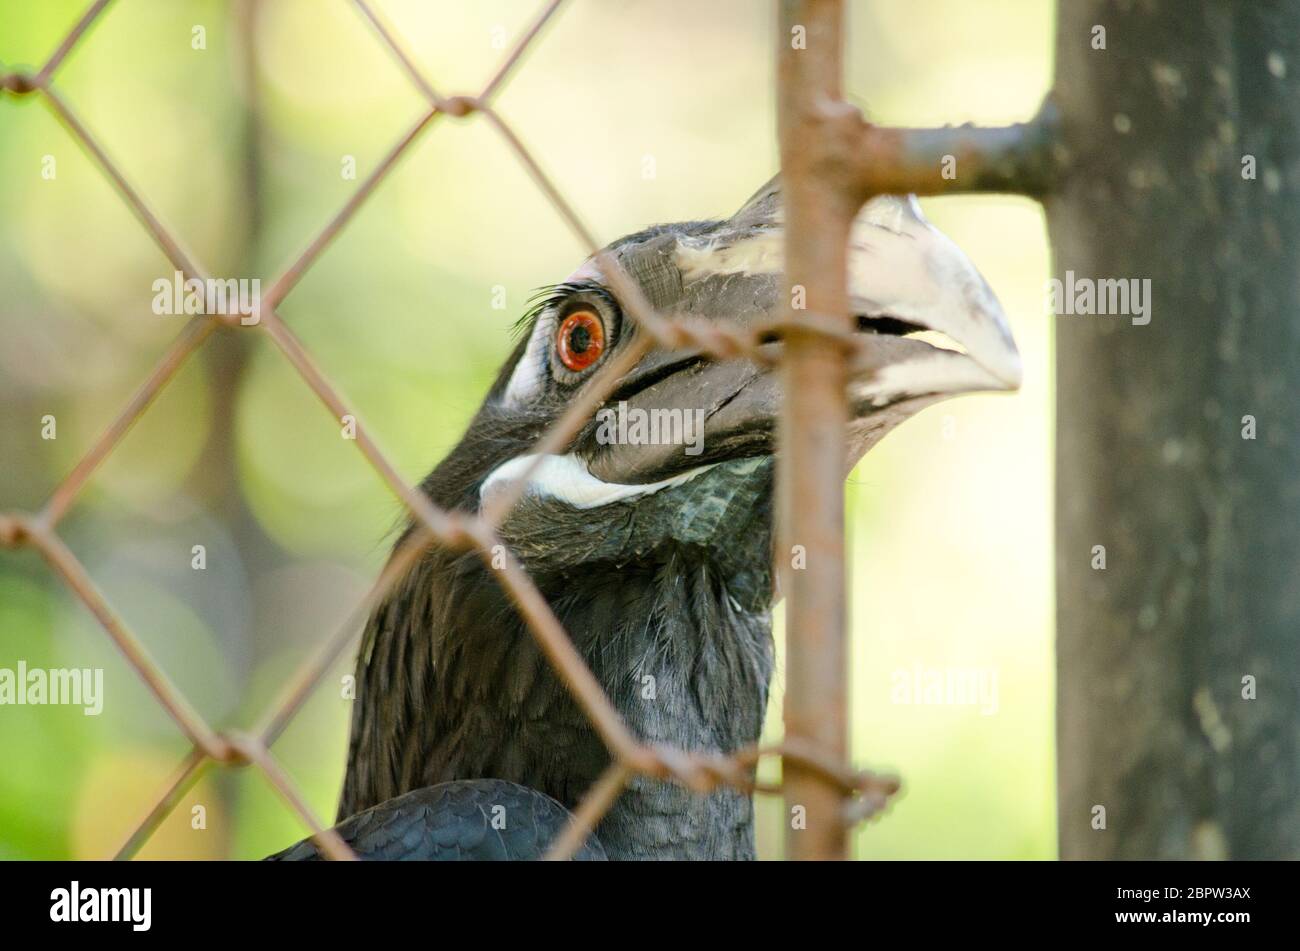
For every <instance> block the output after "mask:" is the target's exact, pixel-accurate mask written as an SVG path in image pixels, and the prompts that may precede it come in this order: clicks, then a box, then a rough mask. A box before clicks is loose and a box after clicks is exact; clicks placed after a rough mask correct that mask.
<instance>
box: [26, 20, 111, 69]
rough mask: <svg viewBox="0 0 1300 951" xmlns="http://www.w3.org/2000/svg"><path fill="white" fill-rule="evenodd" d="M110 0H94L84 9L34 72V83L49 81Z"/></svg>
mask: <svg viewBox="0 0 1300 951" xmlns="http://www.w3.org/2000/svg"><path fill="white" fill-rule="evenodd" d="M111 2H112V0H95V2H94V3H92V4H91V5H90V6H89V7H88V8H87V9H86V12H85V13H83V14H82V15H81V19H80V20H78V21H77V25H76V26H74V27H73V28H72V29H71V30H69V31H68V35H67V36H65V37H64V38H63V42H62V43H60V44H59V48H58V49H57V50H55V51H54V55H53V56H51V57H50V58H49V60H47V61H46V63H45V65H44V66H42V67H41V71H40V72H39V73H37V74H36V85H38V86H44V85H46V84H47V83H48V82H49V81H50V78H51V77H53V75H54V71H55V70H57V69H58V68H59V66H61V65H62V64H63V61H64V59H66V58H67V56H68V54H69V53H71V52H72V48H73V47H74V46H76V45H77V43H78V42H79V41H80V40H81V38H82V37H83V36H84V35H85V33H86V31H87V30H89V29H90V27H91V24H93V23H94V22H95V21H96V20H97V19H99V15H100V14H101V13H103V12H104V8H105V7H106V6H108V5H109V3H111Z"/></svg>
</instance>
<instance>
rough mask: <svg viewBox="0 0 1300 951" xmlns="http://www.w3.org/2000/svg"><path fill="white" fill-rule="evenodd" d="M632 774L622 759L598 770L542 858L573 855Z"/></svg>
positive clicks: (553, 859)
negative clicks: (566, 822) (598, 776)
mask: <svg viewBox="0 0 1300 951" xmlns="http://www.w3.org/2000/svg"><path fill="white" fill-rule="evenodd" d="M631 778H632V774H631V773H630V772H629V771H628V768H627V767H626V766H624V765H623V764H622V763H615V764H614V765H613V766H610V767H609V768H608V769H606V770H605V772H603V773H601V775H600V778H599V779H597V780H596V781H595V782H594V783H592V785H591V788H590V789H588V790H587V794H586V795H585V796H583V797H582V802H580V803H578V808H577V809H575V810H574V811H573V819H572V820H571V821H570V822H569V824H568V825H567V826H565V827H564V831H563V832H561V833H560V834H559V836H557V837H556V839H555V841H554V842H552V843H551V847H550V848H549V849H547V850H546V855H545V856H544V857H543V858H544V860H545V861H547V862H567V861H568V860H569V859H571V858H573V855H574V853H575V852H577V851H578V849H580V848H582V844H583V843H584V842H586V841H587V837H588V836H590V835H591V833H592V830H593V829H595V828H596V826H597V824H598V823H599V822H600V820H601V819H603V818H605V814H606V813H608V812H609V810H610V809H611V808H612V807H613V805H614V803H615V802H616V801H617V800H618V797H619V796H620V795H621V794H622V792H623V790H624V789H625V788H626V787H627V782H628V780H629V779H631Z"/></svg>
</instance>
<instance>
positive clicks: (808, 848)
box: [776, 0, 857, 859]
mask: <svg viewBox="0 0 1300 951" xmlns="http://www.w3.org/2000/svg"><path fill="white" fill-rule="evenodd" d="M780 11H781V12H780V30H779V36H778V43H779V50H780V52H779V54H778V62H777V77H778V86H779V89H778V93H777V126H778V134H779V137H780V146H781V170H782V177H783V193H784V201H785V220H786V226H785V235H786V239H785V240H786V252H785V271H786V282H787V286H786V306H787V308H790V313H789V314H788V316H789V318H790V320H791V322H797V321H798V320H799V319H800V318H801V317H807V316H808V315H809V314H812V315H816V316H817V317H818V318H819V319H821V320H824V321H828V322H839V323H842V324H843V325H844V328H845V329H846V330H848V329H850V326H851V325H850V320H849V302H848V293H847V288H846V273H847V270H846V268H847V246H848V236H849V228H850V225H851V223H852V220H853V217H854V215H855V214H856V211H857V204H856V203H855V202H854V200H853V199H852V197H851V195H850V194H849V193H848V192H849V190H848V189H846V188H845V187H844V180H843V177H842V176H840V175H834V174H827V173H828V172H831V171H833V170H834V169H832V168H831V167H830V166H834V165H835V164H836V161H835V149H834V145H833V143H832V142H831V141H830V139H831V137H830V136H829V135H828V131H829V129H828V126H827V121H828V120H829V119H830V118H832V114H833V113H834V112H836V111H837V110H836V107H837V106H839V107H840V108H843V107H842V104H841V103H840V77H841V74H842V60H843V52H842V45H841V44H842V34H841V25H842V22H843V6H842V3H841V0H782V2H781V4H780ZM796 291H797V292H798V296H802V298H803V300H804V302H805V303H806V309H801V310H794V309H793V307H792V303H793V302H795V301H796V300H797V299H798V298H797V296H796ZM785 347H786V350H785V360H784V366H783V371H782V372H783V380H784V385H785V398H784V405H783V408H782V412H781V425H780V433H779V436H780V451H779V454H778V462H777V492H778V539H779V540H778V546H777V551H776V561H777V565H778V568H779V569H780V570H781V571H782V573H783V576H784V589H785V596H786V694H785V731H786V737H787V739H798V740H806V741H808V742H811V743H813V744H815V745H816V746H818V747H819V748H820V749H822V750H823V751H825V752H826V753H827V754H829V755H831V756H834V757H836V758H839V759H846V758H847V753H848V724H847V705H846V701H847V693H848V689H847V681H848V674H847V670H848V650H847V645H846V636H845V628H846V624H845V622H846V611H845V572H844V464H845V426H846V424H847V420H848V408H847V403H846V395H845V383H846V369H845V356H844V353H843V351H842V350H841V349H840V348H839V347H838V346H837V345H836V344H835V343H833V342H832V341H831V340H829V339H828V338H826V337H818V336H815V335H813V334H807V335H802V334H798V333H793V334H790V335H789V336H788V338H787V340H786V345H785ZM794 546H801V547H802V556H803V562H804V567H803V568H801V569H796V568H794V567H792V553H793V549H794ZM785 800H786V808H787V817H786V818H787V832H786V854H787V856H788V857H789V858H792V859H841V858H845V857H846V856H847V854H848V834H847V830H846V827H845V823H844V820H843V808H844V800H843V796H842V794H841V793H840V791H839V790H838V789H836V787H835V786H834V785H832V784H830V783H828V782H827V781H826V780H825V779H824V778H823V777H819V776H817V775H815V774H813V773H811V772H809V771H807V770H805V769H801V768H799V767H798V766H797V765H796V764H794V763H791V762H790V761H789V760H787V761H786V764H785Z"/></svg>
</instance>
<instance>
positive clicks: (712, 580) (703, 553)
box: [279, 179, 1021, 859]
mask: <svg viewBox="0 0 1300 951" xmlns="http://www.w3.org/2000/svg"><path fill="white" fill-rule="evenodd" d="M782 222H783V216H782V210H781V194H780V186H779V183H778V181H777V180H775V179H774V180H773V181H772V182H769V183H768V184H767V185H766V186H765V187H763V188H762V189H760V190H759V191H758V192H757V193H756V194H755V195H754V196H753V197H752V198H750V200H749V201H747V202H746V203H745V204H744V206H743V207H742V208H741V209H740V210H739V211H738V212H736V214H735V215H733V216H732V217H731V218H728V219H726V220H722V221H692V222H686V223H680V224H671V225H659V226H655V227H651V228H648V229H646V230H644V231H639V232H637V233H635V234H632V235H628V236H627V237H625V238H623V239H621V240H619V241H616V242H614V243H613V244H612V245H610V246H609V248H608V250H609V251H610V252H611V253H612V254H613V255H615V256H616V257H617V260H618V262H619V263H620V264H621V265H622V267H623V268H624V270H625V271H626V272H627V274H628V275H629V276H630V277H631V278H632V279H634V280H635V281H636V282H637V283H638V284H639V285H640V289H641V291H642V292H643V293H644V294H645V296H646V298H647V299H648V300H649V302H650V303H651V304H652V305H653V306H654V307H655V308H657V309H658V310H659V312H661V313H665V314H685V315H691V316H693V317H696V318H700V319H705V320H716V321H735V322H738V323H740V324H742V325H743V324H749V325H751V326H754V325H757V324H759V323H760V322H769V321H772V320H774V319H775V318H777V317H778V316H779V315H780V312H781V311H782V304H783V301H782V297H783V292H782V274H781V270H782V257H783V254H782V241H783V234H782V230H783V228H782ZM850 258H851V263H850V272H851V273H850V275H849V278H848V280H849V285H850V286H849V290H850V297H851V301H852V305H853V309H854V312H855V314H856V315H857V330H858V331H859V332H860V333H861V334H863V335H869V341H870V344H871V346H870V347H869V349H868V353H869V355H870V356H869V358H868V359H867V360H866V361H864V362H860V363H859V364H858V370H857V372H856V374H855V376H854V377H853V379H852V381H851V383H850V389H849V395H850V399H851V411H852V416H853V419H852V423H851V425H850V427H849V429H848V432H847V433H846V447H845V472H846V473H847V471H848V468H850V467H851V466H852V465H853V464H854V463H855V462H856V461H857V460H858V459H859V458H861V456H862V455H863V453H865V452H866V451H867V450H868V449H869V448H871V446H873V445H874V444H875V443H876V442H877V441H878V440H880V438H881V437H883V436H884V435H885V434H886V433H887V432H888V431H889V430H890V429H891V428H893V427H894V426H895V425H897V424H898V423H899V422H900V421H902V420H903V419H905V418H907V417H908V416H910V415H911V414H913V413H915V412H916V411H918V410H919V409H921V408H923V407H925V406H928V405H930V404H932V403H934V402H936V401H938V400H941V399H944V398H946V397H949V396H952V395H955V394H958V393H965V392H971V391H977V390H1011V389H1015V388H1017V387H1018V386H1019V384H1020V378H1021V367H1020V358H1019V355H1018V353H1017V351H1016V347H1015V343H1014V342H1013V340H1012V337H1011V334H1010V332H1009V330H1008V328H1007V324H1006V320H1005V317H1004V315H1003V312H1002V309H1001V306H1000V305H999V303H998V301H997V299H996V297H995V296H994V294H993V292H992V291H991V290H990V288H989V286H988V284H987V283H986V282H985V281H984V279H983V278H982V277H981V276H980V274H979V272H978V271H977V270H976V269H975V267H974V265H973V264H972V263H971V262H970V260H969V259H968V258H967V257H966V256H965V255H964V254H963V253H962V252H961V251H960V250H959V249H958V248H957V247H956V245H954V244H953V243H952V242H951V241H950V240H949V239H948V238H946V237H945V236H944V235H943V234H941V233H940V232H939V231H937V230H936V229H935V228H934V227H933V226H931V225H930V224H929V223H928V222H926V220H925V219H924V218H923V217H922V215H921V211H920V208H919V207H918V205H917V202H916V199H915V197H913V196H908V197H902V198H900V197H888V196H886V197H879V198H876V199H873V200H872V201H870V202H868V203H867V204H866V205H865V206H864V207H863V209H862V210H861V212H860V213H859V215H858V217H857V219H856V220H855V222H854V228H853V231H852V237H851V255H850ZM521 326H522V329H523V332H522V334H521V338H520V340H519V341H518V344H517V346H516V347H515V348H514V352H513V353H512V354H511V356H510V358H509V360H507V361H506V363H505V366H504V367H502V369H501V371H500V373H499V374H498V376H497V379H496V382H495V383H494V384H493V386H492V388H491V390H490V391H489V393H488V395H487V398H486V400H485V401H484V403H483V405H482V407H481V408H480V409H479V411H478V413H477V415H476V416H475V417H474V419H473V421H472V422H471V423H470V426H469V429H468V431H467V432H466V433H465V435H464V437H463V438H462V439H461V441H460V443H459V445H457V446H456V448H455V449H453V450H452V452H451V454H450V455H449V456H447V458H446V459H444V460H443V461H442V463H441V464H439V465H438V466H437V468H435V469H434V470H433V472H432V473H431V474H430V475H429V476H428V477H427V478H426V479H425V480H424V482H423V483H422V486H421V487H422V489H423V491H424V492H426V493H427V494H428V496H429V497H430V499H432V501H433V502H435V503H436V504H438V505H440V506H442V507H444V508H447V509H459V510H463V511H468V512H474V511H477V510H478V509H479V507H480V505H481V504H483V502H484V500H486V499H489V498H491V497H492V496H493V494H494V493H496V492H498V491H500V490H501V489H502V487H503V486H504V485H506V484H507V483H508V482H509V481H510V479H511V478H512V477H513V476H515V475H516V474H518V473H520V472H521V471H522V470H523V469H524V467H525V466H526V465H527V463H528V461H529V460H530V458H531V456H530V453H531V452H532V446H533V444H534V443H535V442H536V440H537V439H538V437H539V436H540V435H541V434H542V433H543V432H544V431H545V430H546V428H547V427H548V426H550V424H551V423H553V422H554V421H555V420H556V418H557V417H558V416H559V415H560V413H562V412H563V411H564V409H565V407H566V406H567V405H568V402H569V400H570V399H571V398H572V397H573V395H574V394H575V393H576V392H577V391H578V390H579V389H580V388H581V387H582V386H583V385H584V384H585V383H586V382H587V381H588V380H589V378H590V377H591V376H592V374H593V373H595V372H596V371H597V370H598V368H599V367H600V366H601V365H602V364H603V363H604V362H605V361H607V360H608V359H610V355H611V354H612V353H615V352H617V351H618V349H619V348H620V347H624V346H627V345H628V341H629V340H631V339H632V338H633V337H634V336H635V335H636V334H637V333H639V332H640V331H639V330H638V328H637V327H636V326H635V325H634V323H633V322H632V320H631V319H630V318H629V317H628V316H627V315H626V313H625V311H624V308H623V306H622V302H620V300H619V298H618V295H617V294H616V293H615V292H614V290H613V289H612V288H611V287H610V286H609V284H607V283H606V282H605V281H604V279H603V277H602V272H601V270H600V269H599V268H598V267H597V266H596V264H595V262H594V259H588V260H587V262H586V263H585V264H583V265H582V266H581V267H579V268H578V270H576V271H575V272H574V273H573V274H571V275H570V276H569V277H568V278H567V279H566V280H565V281H564V282H563V283H560V284H557V285H554V286H553V287H550V288H547V289H546V290H545V291H544V292H542V293H541V294H540V295H539V296H538V298H536V299H535V300H534V306H533V307H532V308H531V309H530V310H529V311H528V313H527V314H526V315H525V316H524V318H523V319H522V320H521ZM918 331H937V332H938V334H939V335H943V336H945V337H946V338H948V341H949V342H951V343H952V344H955V345H956V346H957V347H960V348H961V349H953V348H950V347H946V346H936V345H935V344H934V343H932V342H928V341H927V340H923V339H918V338H917V337H916V336H911V335H912V334H914V333H916V332H918ZM927 336H928V337H929V338H930V339H931V340H933V339H934V338H935V336H936V335H934V334H930V335H927ZM764 346H767V347H779V346H780V344H779V342H772V343H768V344H764ZM779 390H780V384H779V374H778V372H777V371H774V370H772V369H770V368H767V367H765V366H763V365H760V364H759V363H757V362H754V361H751V360H743V359H742V360H733V361H727V362H713V361H711V360H709V359H706V357H705V356H704V355H703V354H701V353H700V352H698V351H695V352H691V351H686V352H682V351H667V350H663V349H659V348H656V349H652V350H650V351H649V353H648V354H647V355H646V356H645V357H643V358H642V359H641V360H640V361H639V363H638V364H637V365H636V366H635V367H634V369H632V370H631V371H630V372H629V373H627V374H626V375H625V376H624V377H623V379H622V380H621V381H620V382H619V384H618V386H617V387H616V389H615V391H614V392H613V393H612V394H611V395H610V396H609V398H608V400H607V401H606V403H605V406H606V407H615V406H618V407H619V411H620V412H621V413H625V417H624V418H631V417H633V416H635V415H636V414H635V411H638V410H641V411H655V410H659V411H663V410H680V411H682V414H683V415H682V417H681V418H683V419H687V420H689V419H690V418H692V416H693V415H694V417H695V418H697V419H702V421H703V434H702V435H703V438H702V440H699V441H698V442H697V443H696V444H695V445H694V446H683V445H682V442H683V440H680V439H679V440H677V441H676V443H675V444H674V443H673V440H671V439H662V438H661V439H659V440H658V441H657V442H654V441H651V440H647V439H645V438H641V439H637V438H634V437H635V433H634V431H633V429H634V427H628V428H627V429H626V431H624V432H622V437H623V438H610V433H609V432H608V431H602V429H601V425H600V423H599V422H598V420H597V418H596V417H597V416H600V415H601V414H599V413H598V414H596V416H593V418H592V420H590V421H589V422H588V424H587V425H586V427H585V428H584V429H583V430H582V431H581V432H580V433H579V434H578V436H577V437H576V438H575V439H574V440H573V441H572V443H571V445H570V446H569V448H568V450H567V452H565V453H564V454H562V455H555V456H550V457H548V458H546V459H544V460H543V461H542V463H541V464H540V465H539V467H538V468H537V469H536V470H535V471H534V474H533V475H532V477H531V479H530V481H529V483H528V485H527V491H526V493H525V495H524V497H523V499H522V501H521V502H520V503H519V504H518V505H517V506H516V507H515V508H514V510H513V511H512V512H511V514H510V515H509V516H508V518H507V519H506V520H505V522H504V523H503V525H502V530H501V531H502V536H503V538H504V540H505V542H506V543H507V544H508V545H509V546H510V547H511V548H512V550H513V551H514V552H515V553H516V554H517V555H518V557H519V558H520V559H521V561H522V562H523V564H524V566H525V567H526V569H527V570H528V572H529V573H530V574H531V575H532V577H533V579H534V580H535V582H536V584H537V585H538V587H539V589H540V590H541V592H542V593H543V595H544V596H545V597H546V598H547V600H548V601H549V603H550V605H551V607H552V608H553V609H554V611H555V614H556V615H557V616H558V618H559V620H560V621H561V622H562V623H563V625H564V627H565V629H566V630H567V631H568V632H569V634H570V636H571V637H572V638H573V641H574V644H575V645H576V647H577V648H578V650H579V651H580V652H581V654H582V655H583V656H584V657H585V659H586V661H587V663H588V664H589V665H590V667H591V669H592V671H593V672H594V673H595V675H596V677H597V679H598V680H599V681H600V683H601V684H602V685H603V687H604V689H605V690H606V692H607V693H608V695H609V697H610V698H611V699H612V701H613V703H614V705H615V706H616V707H617V709H618V710H619V712H620V713H621V714H622V716H623V717H624V718H625V719H626V721H627V723H628V724H629V726H630V727H631V728H632V730H633V731H634V732H635V733H636V734H637V735H638V736H639V737H640V738H641V739H642V740H644V741H647V742H651V743H662V744H667V745H671V746H674V747H677V748H680V749H685V750H693V751H708V752H722V753H729V752H732V751H735V750H737V749H739V748H741V747H745V746H748V745H750V744H753V743H755V742H756V741H757V740H758V738H759V732H760V729H761V727H762V723H763V714H764V708H765V706H766V704H767V693H768V684H769V681H770V680H771V676H772V667H773V644H772V634H771V615H770V611H771V607H772V602H773V582H772V562H773V556H774V553H773V535H772V532H773V529H772V508H773V498H772V495H773V485H772V480H773V468H774V460H773V452H774V451H775V450H776V446H775V444H774V439H775V428H776V417H777V413H778V407H779V403H780V392H779ZM609 418H610V417H609V416H608V415H606V416H605V417H604V419H605V421H606V422H607V421H608V420H609ZM641 418H642V419H644V418H645V417H644V416H642V417H641ZM663 418H664V419H669V418H671V415H668V416H664V417H663ZM615 435H618V434H615ZM410 531H412V529H409V528H408V534H409V532H410ZM403 537H404V538H405V537H406V536H403ZM399 544H400V542H399ZM492 574H493V572H492V570H491V569H490V568H488V567H487V566H486V565H484V563H483V562H482V561H481V560H480V559H479V557H478V556H476V555H474V554H472V553H470V554H466V553H456V552H448V551H441V550H432V551H430V552H428V553H427V554H426V555H425V556H423V559H422V560H421V561H420V562H419V563H418V564H417V565H416V566H415V567H414V568H413V569H411V570H410V571H409V572H408V573H407V574H406V575H405V577H404V578H403V579H402V580H401V581H399V582H398V583H397V585H396V586H395V587H394V589H393V590H392V591H391V593H389V594H388V596H387V598H386V600H384V601H383V602H382V603H381V604H380V605H379V606H378V607H377V608H376V609H375V611H374V612H373V614H372V616H371V617H370V620H369V623H368V626H367V628H366V631H365V635H364V640H363V643H362V647H361V651H360V657H359V660H358V665H357V684H358V690H359V695H358V700H357V703H356V705H355V707H354V711H353V718H352V735H351V743H350V750H349V756H348V766H347V775H346V779H345V781H344V786H343V795H342V799H341V802H340V804H339V811H338V814H339V819H340V822H341V824H340V826H339V827H338V829H339V832H340V834H341V835H342V836H343V838H344V839H345V840H347V841H349V842H350V843H351V844H352V845H353V847H354V848H356V849H357V850H358V851H359V852H360V853H361V854H362V855H363V856H367V857H377V858H475V857H479V858H489V857H507V858H535V857H538V856H540V855H541V854H542V852H543V851H544V849H545V847H546V843H547V841H548V839H549V837H550V835H551V834H553V833H555V832H557V831H558V830H559V829H560V828H561V826H562V824H563V821H564V818H565V816H567V812H566V810H567V809H571V808H573V807H574V806H575V804H576V802H577V801H578V799H579V798H580V797H581V796H582V794H583V793H584V792H585V791H586V790H587V789H588V788H589V787H590V786H591V785H592V783H593V782H594V781H595V780H596V779H597V777H598V776H599V775H600V774H601V772H602V771H603V770H604V769H605V768H606V767H607V766H608V764H609V754H608V752H607V751H606V749H605V747H604V746H603V745H602V743H601V741H600V740H599V738H598V737H597V735H596V733H595V732H594V731H593V729H592V728H591V726H590V725H589V724H588V722H587V720H586V718H585V717H584V715H583V714H582V712H581V711H580V710H579V709H578V707H577V706H576V705H575V703H574V702H573V700H572V699H571V698H570V697H569V695H568V693H567V692H566V690H565V688H564V686H563V685H562V684H561V682H560V680H559V679H558V678H557V677H556V676H555V675H554V674H553V672H552V671H551V669H550V667H549V666H548V664H547V661H546V660H545V659H544V657H543V656H542V654H541V653H540V651H539V649H538V648H537V646H536V645H535V643H534V641H533V638H532V637H531V635H530V634H529V632H528V630H527V629H526V628H525V626H524V624H523V622H522V620H521V619H520V616H519V615H518V613H517V612H516V611H515V609H514V608H513V606H512V604H511V602H510V601H509V599H508V597H507V595H506V594H505V592H504V590H503V589H502V587H501V585H500V584H499V583H498V581H497V579H496V578H494V577H492ZM493 807H496V809H495V812H494V809H493ZM494 816H495V817H496V818H497V819H498V820H499V821H497V822H495V823H494V822H493V818H494ZM349 817H350V818H349ZM502 826H504V828H502ZM315 854H316V853H315V847H314V846H313V845H311V843H310V842H304V843H302V844H300V845H298V846H295V847H294V848H291V849H290V850H288V851H287V852H285V853H281V855H280V856H279V857H282V858H303V857H312V856H314V855H315ZM753 855H754V831H753V805H752V801H751V798H750V797H749V796H748V795H746V794H744V793H742V792H739V791H736V790H733V789H720V790H718V791H715V792H713V793H710V794H708V795H699V794H696V793H693V792H691V791H690V790H688V789H685V788H683V787H681V786H679V785H676V784H674V783H671V782H666V781H660V780H654V779H649V778H645V777H638V778H635V779H633V780H632V781H631V783H630V785H629V786H628V788H627V789H626V791H625V792H624V793H623V794H622V796H621V797H619V799H618V801H617V802H616V804H615V805H614V806H613V808H612V809H611V810H610V812H609V813H608V815H607V816H606V817H605V818H604V820H603V821H602V822H601V823H600V824H599V826H598V827H597V828H596V830H595V835H594V837H593V840H589V842H588V845H587V849H586V851H585V852H584V853H582V854H581V855H580V856H579V857H586V858H600V857H603V856H608V857H609V858H618V859H630V858H713V859H739V858H752V857H753Z"/></svg>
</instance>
